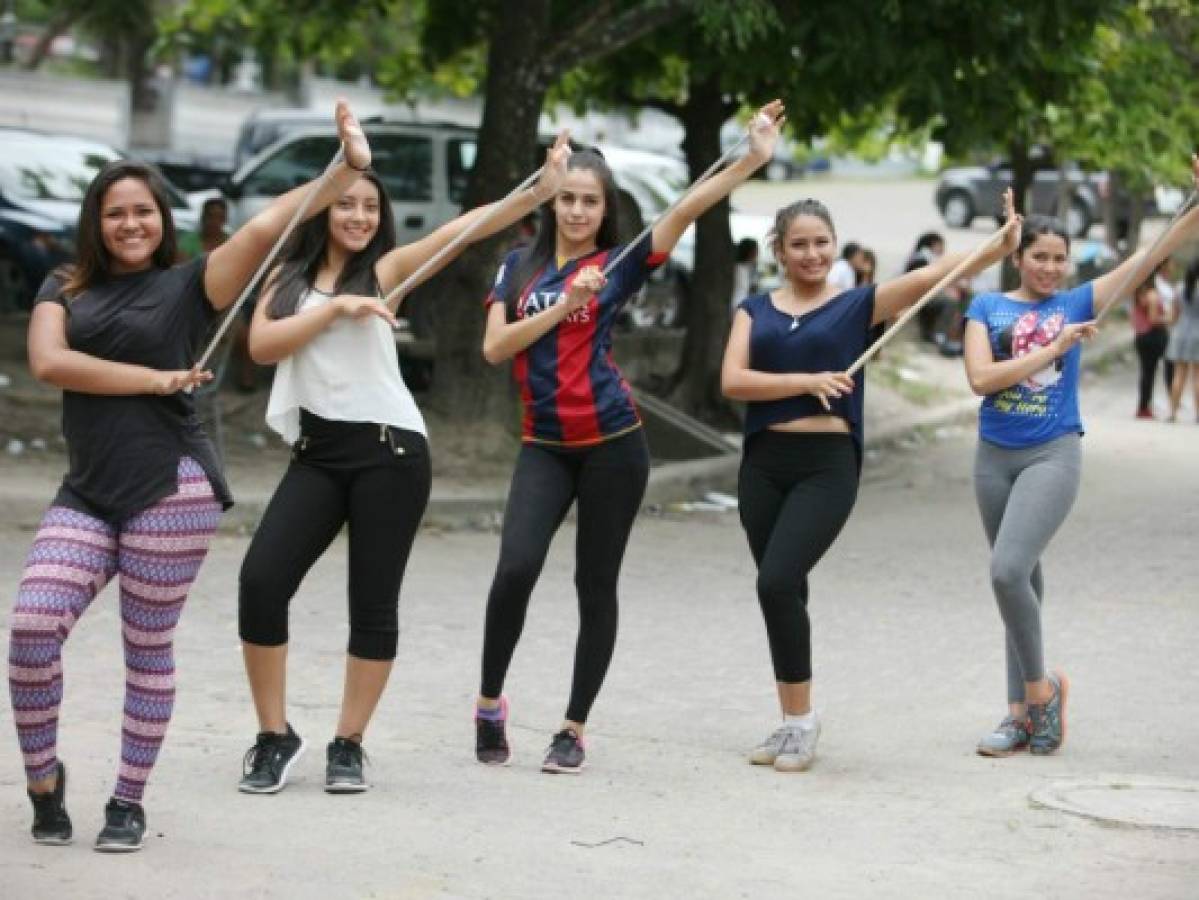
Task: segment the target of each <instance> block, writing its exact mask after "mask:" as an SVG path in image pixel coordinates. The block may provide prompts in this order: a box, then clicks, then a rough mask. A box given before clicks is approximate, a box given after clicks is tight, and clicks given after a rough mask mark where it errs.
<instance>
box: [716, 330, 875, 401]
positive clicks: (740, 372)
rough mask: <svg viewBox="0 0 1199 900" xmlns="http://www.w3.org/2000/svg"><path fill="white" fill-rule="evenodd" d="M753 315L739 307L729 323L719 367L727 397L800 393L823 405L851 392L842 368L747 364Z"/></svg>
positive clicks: (850, 382) (769, 397)
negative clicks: (763, 368) (778, 368)
mask: <svg viewBox="0 0 1199 900" xmlns="http://www.w3.org/2000/svg"><path fill="white" fill-rule="evenodd" d="M752 327H753V319H752V318H750V315H749V313H747V312H746V311H745V310H743V309H739V310H737V314H736V315H735V316H733V327H732V329H731V330H730V331H729V340H728V343H727V344H726V345H725V348H724V362H723V363H722V364H721V367H720V390H721V391H722V392H723V393H724V395H725V396H726V397H728V398H729V399H731V400H782V399H783V398H785V397H796V396H799V395H800V394H811V395H813V396H814V397H816V398H817V399H818V400H819V401H820V402H821V404H822V405H823V406H824V408H825V409H828V408H829V404H828V401H829V398H832V397H840V396H841V395H842V394H849V393H852V392H853V379H852V378H850V377H849V376H848V375H846V374H845V373H844V372H759V371H758V370H756V369H751V368H750V365H749V334H750V330H751V329H752Z"/></svg>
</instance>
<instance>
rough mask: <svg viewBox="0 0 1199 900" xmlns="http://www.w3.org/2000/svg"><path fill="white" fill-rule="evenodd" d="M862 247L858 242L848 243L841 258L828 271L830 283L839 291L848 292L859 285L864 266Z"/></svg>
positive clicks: (842, 249) (842, 250) (843, 248)
mask: <svg viewBox="0 0 1199 900" xmlns="http://www.w3.org/2000/svg"><path fill="white" fill-rule="evenodd" d="M864 253H865V251H864V250H863V248H862V245H861V244H859V243H857V242H856V241H846V242H845V245H844V246H843V247H842V248H841V256H840V257H839V258H838V259H837V261H836V262H834V263H833V265H832V268H830V269H829V270H828V283H829V284H830V285H832V286H833V288H834V289H836V290H837V291H848V290H850V289H851V288H853V287H855V286H856V285H857V284H858V273H859V272H860V271H861V269H862V266H863V265H864V258H863V257H864Z"/></svg>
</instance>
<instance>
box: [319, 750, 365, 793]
mask: <svg viewBox="0 0 1199 900" xmlns="http://www.w3.org/2000/svg"><path fill="white" fill-rule="evenodd" d="M326 756H327V759H328V762H327V763H326V765H325V791H326V792H327V793H330V794H361V793H362V792H363V791H366V790H369V789H370V785H369V784H367V783H366V777H365V776H364V775H363V773H362V768H363V760H364V759H365V757H366V754H365V753H364V752H363V750H362V745H361V744H360V743H358V742H357V741H354V740H351V739H350V738H343V737H335V738H334V739H333V740H332V741H330V743H329V747H328V750H327V751H326Z"/></svg>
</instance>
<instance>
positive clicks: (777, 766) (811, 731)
mask: <svg viewBox="0 0 1199 900" xmlns="http://www.w3.org/2000/svg"><path fill="white" fill-rule="evenodd" d="M784 730H785V731H786V735H785V737H784V738H783V745H782V747H780V748H779V751H778V753H777V754H776V755H775V757H774V771H776V772H806V771H807V770H808V769H809V768H810V767H811V765H812V762H813V761H814V760H815V759H816V742H817V741H818V740H820V720H819V719H816V720H815V721H814V722H813V723H812V726H811V727H810V728H801V727H798V726H793V727H789V728H786V729H784Z"/></svg>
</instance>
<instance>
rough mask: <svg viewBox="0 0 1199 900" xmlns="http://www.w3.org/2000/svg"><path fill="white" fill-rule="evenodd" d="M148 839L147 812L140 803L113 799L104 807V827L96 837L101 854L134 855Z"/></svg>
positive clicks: (97, 847)
mask: <svg viewBox="0 0 1199 900" xmlns="http://www.w3.org/2000/svg"><path fill="white" fill-rule="evenodd" d="M145 838H146V811H145V810H144V809H142V805H141V804H140V803H132V802H130V801H128V800H118V799H117V798H116V797H113V798H112V799H111V800H109V801H108V805H107V806H105V807H104V827H103V828H101V829H100V834H99V835H97V837H96V849H97V850H99V851H100V852H101V853H132V852H133V851H134V850H140V849H142V844H143V843H144V842H145Z"/></svg>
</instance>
